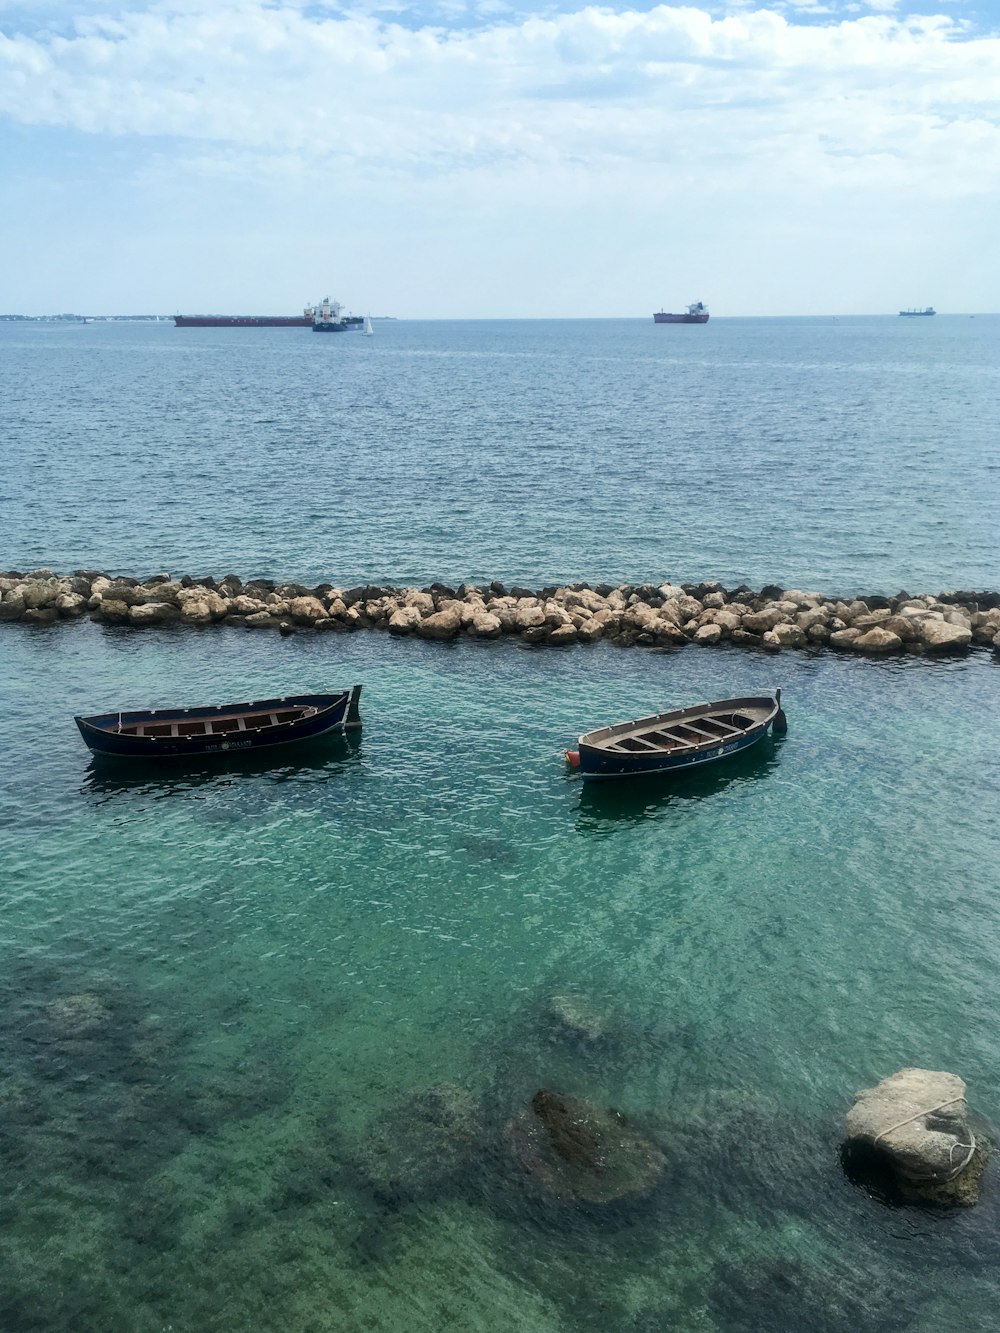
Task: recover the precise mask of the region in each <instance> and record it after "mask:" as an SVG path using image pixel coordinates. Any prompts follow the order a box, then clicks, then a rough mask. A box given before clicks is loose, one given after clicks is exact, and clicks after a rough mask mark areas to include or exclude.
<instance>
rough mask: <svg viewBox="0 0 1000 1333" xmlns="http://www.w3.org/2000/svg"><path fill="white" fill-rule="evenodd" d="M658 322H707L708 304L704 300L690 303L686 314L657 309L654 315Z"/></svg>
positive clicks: (654, 319) (655, 320) (655, 321)
mask: <svg viewBox="0 0 1000 1333" xmlns="http://www.w3.org/2000/svg"><path fill="white" fill-rule="evenodd" d="M653 321H654V323H656V324H707V323H708V306H707V305H705V304H704V303H703V302H702V301H695V303H694V305H689V306H688V308H687V313H686V314H684V315H671V314H669V313H668V312H667V311H666V310H657V312H656V314H655V315H654V316H653Z"/></svg>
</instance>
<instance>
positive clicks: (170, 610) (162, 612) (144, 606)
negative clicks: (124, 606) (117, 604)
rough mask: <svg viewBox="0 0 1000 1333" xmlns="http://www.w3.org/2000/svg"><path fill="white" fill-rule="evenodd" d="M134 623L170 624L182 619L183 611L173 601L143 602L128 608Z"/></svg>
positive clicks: (131, 621) (130, 618)
mask: <svg viewBox="0 0 1000 1333" xmlns="http://www.w3.org/2000/svg"><path fill="white" fill-rule="evenodd" d="M128 618H129V623H130V624H132V625H169V624H172V623H173V622H174V621H177V620H180V618H181V613H180V611H179V609H178V608H177V607H176V606H174V605H173V603H172V602H143V603H141V605H139V606H130V607H129V609H128Z"/></svg>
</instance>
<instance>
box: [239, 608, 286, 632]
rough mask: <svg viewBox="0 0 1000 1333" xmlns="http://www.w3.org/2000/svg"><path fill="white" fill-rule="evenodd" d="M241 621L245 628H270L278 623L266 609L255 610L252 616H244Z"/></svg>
mask: <svg viewBox="0 0 1000 1333" xmlns="http://www.w3.org/2000/svg"><path fill="white" fill-rule="evenodd" d="M243 623H244V625H246V627H247V629H272V628H274V627H275V626H276V625H277V624H278V622H277V620H276V619H275V618H274V616H272V615H271V614H270V613H269V612H268V611H255V612H254V613H253V615H252V616H246V617H245V619H244V621H243Z"/></svg>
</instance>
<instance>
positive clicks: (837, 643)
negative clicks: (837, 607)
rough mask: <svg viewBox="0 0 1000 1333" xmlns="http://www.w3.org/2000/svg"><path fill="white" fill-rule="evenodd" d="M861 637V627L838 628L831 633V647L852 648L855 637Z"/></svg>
mask: <svg viewBox="0 0 1000 1333" xmlns="http://www.w3.org/2000/svg"><path fill="white" fill-rule="evenodd" d="M860 638H861V631H860V630H859V629H853V628H850V629H838V630H834V632H833V633H832V634H831V635H830V647H831V648H840V649H846V648H851V647H852V646H853V644H854V640H855V639H860Z"/></svg>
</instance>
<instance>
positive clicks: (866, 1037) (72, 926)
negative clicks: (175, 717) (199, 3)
mask: <svg viewBox="0 0 1000 1333" xmlns="http://www.w3.org/2000/svg"><path fill="white" fill-rule="evenodd" d="M3 628H4V630H5V633H4V634H3V636H2V648H0V651H2V653H3V657H4V668H5V669H4V673H3V685H2V687H0V688H2V692H3V703H4V710H3V717H4V723H3V735H2V740H3V748H4V764H3V766H2V769H0V802H2V806H3V810H4V820H3V825H2V828H0V865H2V867H3V877H2V884H3V896H4V906H5V910H4V913H3V918H2V925H0V949H2V952H3V957H4V960H5V961H4V967H3V969H2V971H0V1052H2V1054H0V1105H2V1107H3V1116H2V1119H0V1218H2V1226H0V1327H2V1328H3V1329H4V1330H5V1331H6V1330H12V1331H13V1330H21V1329H25V1330H28V1329H63V1328H69V1327H73V1328H79V1329H87V1330H90V1329H95V1330H96V1329H102V1330H104V1329H122V1330H126V1329H127V1330H132V1329H141V1330H146V1329H149V1330H161V1329H165V1328H174V1329H182V1328H183V1329H199V1330H211V1329H219V1330H222V1329H227V1330H228V1329H233V1328H254V1329H260V1330H267V1329H274V1330H279V1329H280V1330H288V1329H296V1330H299V1329H301V1330H307V1329H308V1330H327V1329H329V1330H334V1329H336V1330H338V1333H339V1331H340V1330H355V1329H357V1330H362V1329H366V1330H367V1329H384V1330H390V1329H392V1330H395V1329H403V1328H405V1329H408V1330H410V1329H427V1330H431V1329H434V1330H439V1329H449V1330H456V1331H457V1330H468V1329H483V1330H486V1329H489V1330H494V1329H497V1328H532V1329H539V1330H560V1331H561V1330H569V1329H609V1328H614V1329H622V1330H634V1331H635V1333H647V1331H648V1330H654V1329H655V1330H661V1329H665V1328H678V1329H685V1330H686V1329H691V1330H698V1331H699V1333H700V1331H701V1330H705V1331H706V1333H729V1330H743V1329H761V1328H767V1329H769V1330H770V1329H787V1330H793V1329H795V1330H797V1329H801V1328H802V1327H805V1326H806V1324H807V1323H808V1324H809V1325H810V1326H812V1327H815V1328H817V1329H820V1330H827V1329H829V1330H848V1329H872V1330H875V1329H879V1330H881V1329H896V1328H900V1329H903V1328H905V1329H911V1330H921V1331H924V1330H926V1331H927V1333H929V1331H930V1330H932V1329H933V1330H937V1329H940V1328H943V1327H958V1326H961V1327H964V1328H972V1329H980V1328H981V1329H986V1328H990V1327H992V1326H993V1323H994V1320H995V1310H996V1304H997V1299H998V1296H1000V1279H998V1278H997V1273H998V1272H1000V1266H998V1260H1000V1251H998V1241H997V1237H998V1235H1000V1231H998V1228H997V1222H998V1217H997V1208H998V1200H1000V1188H998V1186H1000V1181H998V1180H997V1178H996V1174H995V1164H994V1166H992V1167H991V1168H990V1175H989V1176H988V1178H987V1184H986V1189H985V1191H984V1198H983V1201H982V1202H981V1203H980V1204H979V1205H978V1206H977V1207H976V1208H974V1209H971V1210H967V1211H964V1212H961V1213H951V1212H940V1213H935V1212H931V1211H926V1210H920V1209H916V1208H913V1207H902V1208H899V1207H891V1206H889V1205H888V1204H887V1203H886V1202H883V1201H880V1200H879V1199H876V1198H872V1197H870V1196H869V1195H868V1194H867V1193H866V1192H865V1191H864V1190H863V1189H861V1188H860V1187H858V1186H856V1185H853V1184H851V1183H850V1182H849V1180H848V1179H847V1177H846V1176H845V1174H844V1172H843V1170H842V1167H841V1163H840V1160H839V1155H838V1148H839V1135H840V1125H841V1117H842V1115H843V1113H844V1112H845V1111H846V1109H847V1108H848V1106H849V1105H850V1102H851V1100H852V1097H853V1094H854V1092H855V1091H856V1089H858V1088H859V1087H863V1086H866V1085H869V1084H870V1083H871V1082H873V1081H875V1080H877V1079H878V1078H880V1077H883V1076H884V1075H886V1074H889V1073H891V1072H893V1071H894V1070H896V1069H897V1068H899V1067H901V1066H903V1065H908V1064H917V1065H924V1066H927V1067H930V1068H943V1069H950V1070H954V1071H955V1072H957V1073H960V1074H961V1075H962V1076H963V1077H964V1078H965V1079H966V1080H967V1082H968V1084H969V1089H970V1093H969V1095H970V1101H971V1103H972V1105H973V1107H974V1108H975V1109H976V1110H977V1111H978V1112H980V1113H982V1114H983V1115H985V1116H986V1117H987V1118H988V1117H990V1116H991V1115H995V1114H996V1111H997V1108H998V1107H1000V1073H998V1068H997V1062H996V1042H995V1036H994V1033H993V1028H994V1023H993V1019H992V1015H993V1013H994V1012H995V1010H996V1008H997V1004H998V1001H1000V993H998V992H1000V981H998V976H997V969H996V963H995V960H996V956H997V946H998V941H1000V907H998V903H1000V895H998V889H1000V883H998V879H1000V875H998V869H997V860H996V845H997V837H998V834H1000V827H998V825H1000V818H998V815H997V803H996V799H995V794H996V791H997V789H998V784H1000V758H998V755H997V749H996V746H995V744H994V737H993V731H994V730H995V729H991V728H990V727H989V726H988V725H985V724H984V719H986V718H988V717H990V716H992V714H993V713H995V700H996V690H997V683H998V681H1000V674H998V673H1000V663H998V662H997V661H996V660H995V659H994V658H993V657H992V656H991V655H990V654H988V653H986V652H985V651H984V652H980V653H976V654H974V655H972V656H970V657H969V658H967V659H964V660H955V661H932V660H925V659H910V658H907V659H903V660H900V661H898V662H866V661H857V660H853V659H851V660H847V659H844V658H841V657H838V656H835V655H832V654H829V653H827V654H816V655H809V654H804V653H800V654H794V655H792V654H784V655H782V656H781V657H780V658H777V659H774V658H771V657H765V656H760V655H756V654H748V653H745V652H735V651H734V652H729V651H726V650H724V649H718V650H712V651H707V650H705V651H700V650H696V649H687V650H685V651H683V652H677V653H663V652H646V651H640V650H635V649H633V650H628V651H622V650H618V649H615V648H613V647H611V646H609V645H600V644H598V645H592V646H590V647H587V648H583V647H579V648H576V649H571V650H552V649H549V650H545V649H541V650H529V649H525V648H523V647H519V646H517V645H515V644H511V643H493V644H482V643H475V642H463V643H459V644H453V645H440V644H427V643H418V642H409V641H396V640H392V639H389V638H387V637H385V636H382V635H376V634H363V635H356V636H352V637H341V636H308V635H304V634H303V635H296V636H294V637H293V638H291V639H287V640H286V639H280V638H275V637H271V636H268V635H257V634H248V633H246V632H244V631H240V630H236V629H232V630H229V629H223V630H214V631H212V630H209V631H205V632H201V633H199V632H197V631H193V632H176V633H175V632H173V631H164V632H146V633H142V634H135V633H130V632H129V631H127V630H117V629H111V628H107V627H100V626H97V625H92V624H89V623H81V624H77V625H73V626H59V627H54V628H50V629H47V628H29V627H27V626H4V627H3ZM355 680H358V681H362V682H363V683H364V695H363V699H362V712H363V716H364V720H365V729H364V731H363V733H362V734H361V736H360V738H359V739H358V740H357V741H354V742H351V743H344V742H333V743H332V744H331V745H329V746H327V747H321V748H320V749H319V750H318V751H312V752H309V753H308V754H307V755H305V756H304V757H303V758H302V759H296V760H292V759H289V760H288V761H287V762H283V763H282V764H281V765H280V766H279V767H276V768H273V769H269V768H267V767H266V766H263V765H260V764H253V763H246V762H243V763H239V764H234V765H232V766H230V767H225V768H207V769H204V770H202V771H195V772H178V773H176V774H174V775H155V774H154V775H150V774H147V773H140V774H137V775H135V776H130V775H129V774H128V773H125V774H121V773H117V772H115V771H113V770H112V771H106V770H103V769H101V768H99V767H98V766H97V765H95V763H94V762H93V761H92V760H91V759H90V757H89V755H88V752H87V751H86V749H85V748H84V746H83V744H82V742H81V741H80V739H79V737H78V736H77V735H76V732H75V729H74V728H73V726H72V721H71V715H72V713H73V712H75V711H81V710H83V711H99V710H101V709H104V708H114V707H116V706H128V705H129V704H134V705H146V704H148V705H150V706H156V705H166V704H169V703H171V702H186V701H205V702H211V701H213V700H215V699H218V700H222V699H226V698H238V697H255V696H257V695H260V694H263V693H266V692H269V691H271V690H272V689H273V686H274V684H275V682H276V681H280V682H281V685H282V687H283V688H284V689H286V690H287V691H289V692H296V691H302V692H304V691H307V690H311V689H322V688H327V687H337V686H342V685H347V684H351V683H353V682H354V681H355ZM775 684H781V685H782V686H783V687H784V691H785V694H784V703H785V705H786V709H787V712H788V716H789V722H790V728H789V732H788V735H787V736H786V737H784V738H780V739H773V740H768V741H767V742H766V744H765V745H762V746H761V747H759V748H758V750H757V752H756V753H753V752H751V754H749V755H746V756H743V757H740V758H738V759H736V760H734V761H732V762H731V764H730V765H729V766H728V767H725V766H720V767H719V768H718V769H717V770H716V771H714V772H712V771H708V772H702V773H699V774H692V775H689V776H688V778H687V779H686V780H685V781H684V782H683V783H680V784H674V785H671V784H669V783H667V784H663V783H660V784H656V783H653V784H643V785H639V786H635V787H614V786H609V787H607V788H603V787H602V788H600V789H597V790H595V789H593V788H587V787H584V786H583V785H582V784H581V783H580V782H579V781H577V780H575V779H574V778H573V777H572V776H571V775H570V774H568V773H567V771H566V769H565V767H564V765H563V762H562V757H561V751H562V747H563V746H565V745H566V744H569V743H571V742H572V741H573V740H574V739H575V736H576V734H577V733H578V732H579V731H580V730H583V729H585V728H587V727H589V726H592V725H596V724H598V723H600V722H603V721H610V720H614V719H617V718H620V717H623V716H630V715H631V716H634V715H638V714H640V713H642V712H645V711H651V710H653V709H656V708H659V707H661V706H666V705H667V704H669V703H671V702H687V701H692V700H695V699H698V698H713V697H720V696H723V695H725V694H728V693H743V692H757V691H760V692H763V691H767V690H770V689H771V688H772V687H773V686H774V685H775ZM54 701H58V702H57V703H55V702H54ZM557 995H569V996H571V997H574V998H575V999H576V1001H577V1002H578V1003H581V1004H583V1003H586V1004H587V1005H589V1006H590V1007H591V1008H592V1009H594V1010H596V1012H597V1013H598V1014H599V1015H600V1016H601V1019H602V1021H603V1023H604V1031H603V1033H602V1035H601V1036H600V1037H599V1038H597V1039H596V1040H594V1041H587V1040H584V1039H574V1038H573V1037H572V1036H571V1035H570V1034H569V1033H568V1032H567V1031H566V1030H565V1029H564V1028H561V1027H560V1026H559V1024H558V1023H557V1022H555V1021H554V1020H553V1017H552V1014H551V1002H552V998H553V996H557ZM438 1085H447V1086H446V1087H445V1089H444V1091H440V1092H439V1093H438V1094H436V1095H437V1096H438V1097H439V1098H443V1099H444V1100H445V1101H446V1102H447V1105H448V1106H449V1107H450V1108H452V1112H453V1114H454V1120H453V1121H452V1122H449V1123H450V1124H451V1129H450V1130H449V1132H448V1133H447V1134H445V1135H444V1136H443V1137H442V1136H441V1134H440V1132H439V1131H437V1130H435V1129H434V1128H433V1127H432V1128H431V1129H430V1130H427V1128H426V1123H425V1120H422V1118H421V1117H422V1116H423V1115H424V1114H425V1112H424V1110H422V1109H421V1108H423V1107H425V1105H426V1100H425V1099H424V1100H422V1098H424V1096H425V1095H424V1093H422V1092H421V1090H426V1089H428V1088H430V1087H435V1086H438ZM541 1087H548V1088H553V1089H555V1090H556V1091H559V1092H561V1093H564V1094H574V1095H577V1096H585V1097H588V1098H590V1099H592V1100H594V1101H595V1102H597V1103H599V1104H601V1105H605V1106H607V1105H611V1106H614V1107H616V1108H617V1109H619V1110H620V1111H622V1112H623V1113H624V1114H626V1115H627V1116H628V1117H629V1119H630V1121H631V1122H632V1123H633V1124H634V1125H635V1126H636V1128H637V1129H639V1130H640V1131H641V1132H643V1133H644V1134H646V1135H648V1136H649V1138H650V1139H652V1140H653V1141H654V1142H655V1143H656V1144H657V1145H659V1147H660V1148H661V1150H662V1152H663V1153H664V1155H665V1158H666V1163H667V1165H666V1170H665V1174H664V1177H663V1180H662V1182H661V1184H660V1185H659V1187H658V1188H657V1189H656V1190H655V1191H654V1192H653V1193H652V1195H650V1196H649V1197H647V1198H646V1199H644V1200H642V1201H641V1202H639V1203H636V1204H635V1205H633V1206H631V1207H619V1208H604V1209H584V1208H578V1207H572V1206H566V1205H559V1204H558V1203H555V1202H553V1201H551V1200H548V1201H546V1200H545V1199H544V1198H539V1197H538V1196H537V1195H536V1194H535V1193H534V1192H533V1191H532V1189H531V1187H530V1182H529V1181H526V1180H525V1179H524V1178H523V1176H522V1175H521V1174H520V1173H519V1172H518V1171H517V1170H516V1169H514V1167H512V1163H511V1158H510V1149H509V1142H510V1140H509V1133H508V1135H507V1136H505V1132H504V1126H505V1125H506V1124H507V1122H508V1121H509V1120H510V1118H511V1117H513V1116H515V1115H516V1114H517V1112H518V1111H519V1110H520V1109H521V1108H522V1107H523V1106H524V1105H525V1104H526V1103H527V1101H528V1100H529V1099H530V1098H531V1097H532V1095H533V1094H534V1092H535V1091H536V1090H537V1089H538V1088H541ZM452 1112H449V1114H451V1113H452ZM456 1145H457V1146H456ZM505 1145H506V1146H505ZM450 1154H453V1155H450ZM948 1319H951V1320H952V1321H953V1322H952V1323H950V1324H949V1323H948V1322H947V1320H948ZM956 1321H957V1322H956Z"/></svg>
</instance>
